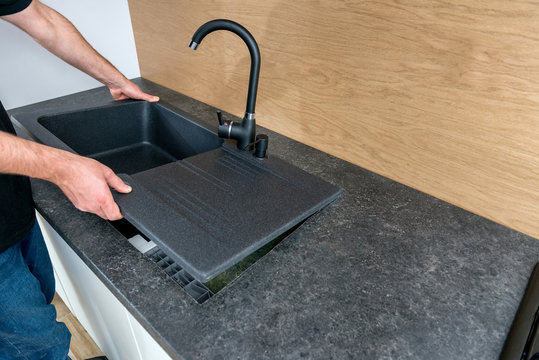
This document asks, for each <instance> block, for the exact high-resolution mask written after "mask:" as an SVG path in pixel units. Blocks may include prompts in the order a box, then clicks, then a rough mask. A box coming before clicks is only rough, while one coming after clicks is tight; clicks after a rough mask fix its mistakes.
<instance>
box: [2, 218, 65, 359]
mask: <svg viewBox="0 0 539 360" xmlns="http://www.w3.org/2000/svg"><path fill="white" fill-rule="evenodd" d="M54 287H55V284H54V273H53V271H52V264H51V260H50V258H49V253H48V252H47V248H46V247H45V242H44V240H43V235H42V234H41V230H40V229H39V226H38V224H37V221H36V224H35V225H34V227H33V229H32V230H31V231H30V233H29V234H28V235H27V236H26V237H25V238H24V239H23V240H22V241H21V242H19V243H17V244H15V245H13V246H12V247H10V248H9V249H7V250H6V251H4V252H3V253H1V254H0V360H8V359H9V360H14V359H24V360H37V359H40V360H62V359H69V357H68V356H67V353H68V351H69V342H70V340H71V334H70V333H69V330H67V327H66V326H65V324H63V323H59V322H57V321H56V309H55V308H54V305H52V304H51V301H52V298H53V297H54V292H55V290H54Z"/></svg>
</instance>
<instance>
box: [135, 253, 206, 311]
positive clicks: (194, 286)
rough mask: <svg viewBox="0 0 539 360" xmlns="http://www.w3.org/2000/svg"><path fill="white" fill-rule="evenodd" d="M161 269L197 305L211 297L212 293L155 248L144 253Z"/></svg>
mask: <svg viewBox="0 0 539 360" xmlns="http://www.w3.org/2000/svg"><path fill="white" fill-rule="evenodd" d="M144 255H146V256H148V257H149V258H150V259H152V261H154V262H155V263H156V264H157V265H159V266H160V267H161V269H163V270H164V271H165V272H166V273H167V274H168V275H169V276H170V277H171V278H172V279H174V281H176V282H177V283H178V284H179V285H180V286H181V287H182V288H183V289H184V290H185V291H186V292H187V293H188V294H189V295H191V297H192V298H193V299H195V300H196V302H198V303H199V304H202V303H203V302H204V301H206V300H208V299H209V298H211V297H212V296H213V292H211V290H210V289H208V288H207V287H206V286H204V284H202V283H201V282H200V281H198V280H195V279H194V278H193V277H192V276H191V274H189V273H188V272H187V271H185V270H184V269H183V268H182V267H181V266H180V265H178V264H177V263H176V262H174V260H172V259H171V258H170V257H169V256H168V255H167V254H166V253H165V252H164V251H163V250H161V249H160V248H158V247H157V246H155V247H153V248H152V249H150V250H148V251H147V252H145V253H144Z"/></svg>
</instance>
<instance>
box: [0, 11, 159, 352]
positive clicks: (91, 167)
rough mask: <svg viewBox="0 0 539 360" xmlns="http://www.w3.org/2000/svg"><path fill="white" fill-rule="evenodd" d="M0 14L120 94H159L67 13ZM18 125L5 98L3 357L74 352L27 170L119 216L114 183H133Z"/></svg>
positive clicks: (0, 260)
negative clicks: (21, 134)
mask: <svg viewBox="0 0 539 360" xmlns="http://www.w3.org/2000/svg"><path fill="white" fill-rule="evenodd" d="M0 17H1V18H2V19H3V20H6V21H8V22H10V23H12V24H14V25H15V26H17V27H19V28H20V29H22V30H23V31H25V32H26V33H28V34H29V35H30V36H31V37H32V38H34V39H35V40H36V41H37V42H38V43H39V44H41V45H42V46H43V47H45V48H46V49H47V50H49V51H50V52H52V53H53V54H55V55H57V56H58V57H60V58H61V59H63V60H64V61H66V62H67V63H69V64H71V65H73V66H75V67H76V68H78V69H80V70H82V71H84V72H85V73H87V74H89V75H90V76H92V77H94V78H95V79H97V80H99V81H100V82H102V83H103V84H105V85H106V86H107V87H108V88H109V89H110V92H111V95H112V96H113V97H114V98H115V99H116V100H122V99H127V98H132V99H141V100H147V101H158V100H159V99H158V98H157V97H155V96H151V95H148V94H146V93H144V92H143V91H142V90H141V89H140V88H139V87H138V86H137V85H135V84H134V83H132V82H131V81H129V80H128V79H126V78H125V77H124V76H123V75H122V74H121V73H120V72H119V71H118V70H117V69H116V68H114V66H112V65H111V64H110V63H109V62H108V61H107V60H105V59H104V58H103V57H102V56H101V55H99V54H98V53H97V52H96V51H95V50H94V49H93V48H92V47H91V46H90V45H89V44H88V43H87V42H86V41H85V40H84V38H83V37H82V36H81V35H80V33H79V32H78V31H77V30H76V29H75V27H74V26H73V25H72V24H71V23H70V22H69V21H68V20H67V19H66V18H64V17H63V16H62V15H60V14H59V13H57V12H56V11H54V10H53V9H51V8H49V7H47V6H46V5H44V4H42V3H40V2H39V1H38V0H33V1H32V0H0ZM4 51H5V50H4ZM0 84H1V83H0ZM0 86H1V85H0ZM14 133H15V132H14V129H13V126H12V124H11V122H10V121H9V118H8V116H7V114H6V112H5V110H4V108H3V107H2V105H1V103H0V360H7V359H25V360H34V359H47V360H48V359H50V360H59V359H60V360H63V359H69V357H68V355H67V354H68V351H69V342H70V337H71V335H70V334H69V331H68V330H67V328H66V327H65V325H64V324H62V323H57V322H56V311H55V309H54V306H53V305H51V301H52V298H53V296H54V276H53V271H52V266H51V262H50V259H49V256H48V253H47V250H46V248H45V244H44V242H43V237H42V235H41V232H40V230H39V227H38V226H37V223H36V222H35V214H34V208H33V202H32V194H31V189H30V183H29V179H28V177H33V178H38V179H43V180H47V181H50V182H53V183H54V184H56V185H58V187H59V188H60V189H61V190H62V191H63V192H64V194H65V195H66V196H67V197H68V198H69V200H71V202H72V203H73V204H74V205H75V206H76V207H77V208H78V209H79V210H82V211H87V212H91V213H94V214H97V215H99V216H101V217H102V218H104V219H108V220H117V219H120V218H121V217H122V215H121V214H120V210H119V208H118V206H117V205H116V203H115V202H114V200H113V198H112V194H111V190H110V187H112V188H114V189H115V190H116V191H119V192H124V193H125V192H129V191H131V188H130V187H129V186H127V185H126V184H124V183H123V181H122V180H121V179H120V178H119V177H117V176H116V175H115V174H114V173H113V171H112V170H111V169H109V168H108V167H106V166H104V165H102V164H100V163H99V162H97V161H95V160H92V159H89V158H84V157H81V156H78V155H75V154H72V153H69V152H66V151H62V150H58V149H54V148H50V147H47V146H44V145H41V144H37V143H34V142H31V141H27V140H24V139H21V138H18V137H16V136H14V135H13V134H14Z"/></svg>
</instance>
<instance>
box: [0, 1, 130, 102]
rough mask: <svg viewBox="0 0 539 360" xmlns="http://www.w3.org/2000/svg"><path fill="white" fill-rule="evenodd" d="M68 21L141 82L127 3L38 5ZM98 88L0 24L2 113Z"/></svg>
mask: <svg viewBox="0 0 539 360" xmlns="http://www.w3.org/2000/svg"><path fill="white" fill-rule="evenodd" d="M42 2H43V3H45V4H47V5H48V6H50V7H52V8H54V9H55V10H57V11H58V12H60V13H61V14H62V15H64V16H65V17H66V18H68V19H69V20H70V21H71V22H72V23H73V24H74V25H75V26H76V27H77V29H79V31H80V32H81V34H82V35H83V36H84V37H85V38H86V40H87V41H88V42H89V43H90V44H91V45H92V46H93V47H94V48H95V49H96V50H97V51H98V52H99V53H101V55H103V56H104V57H105V58H107V59H108V60H109V61H110V62H111V63H112V64H113V65H114V66H116V67H117V68H118V69H119V70H120V71H121V72H122V73H123V74H124V75H125V76H126V77H128V78H133V77H138V76H140V70H139V65H138V59H137V53H136V49H135V39H134V36H133V28H132V26H131V18H130V15H129V8H128V5H127V0H42ZM98 86H101V84H100V83H99V82H98V81H96V80H94V79H93V78H91V77H89V76H88V75H86V74H84V73H82V72H80V71H79V70H77V69H75V68H73V67H71V66H70V65H68V64H66V63H64V62H63V61H62V60H59V59H58V58H56V57H55V56H54V55H52V54H50V53H49V52H47V50H44V49H43V48H41V47H40V46H39V45H38V44H37V43H35V42H34V41H33V40H32V38H30V37H29V36H28V35H26V33H24V32H22V31H21V30H19V29H18V28H16V27H14V26H12V25H11V24H9V23H7V22H5V21H1V20H0V101H2V103H3V105H4V107H5V108H6V109H12V108H15V107H19V106H23V105H28V104H32V103H35V102H38V101H42V100H47V99H52V98H55V97H58V96H62V95H67V94H70V93H73V92H78V91H83V90H87V89H91V88H95V87H98Z"/></svg>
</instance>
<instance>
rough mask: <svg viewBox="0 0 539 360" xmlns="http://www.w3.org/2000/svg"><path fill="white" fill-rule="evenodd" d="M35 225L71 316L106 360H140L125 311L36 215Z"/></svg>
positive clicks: (67, 246)
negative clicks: (44, 241)
mask: <svg viewBox="0 0 539 360" xmlns="http://www.w3.org/2000/svg"><path fill="white" fill-rule="evenodd" d="M38 221H39V225H40V227H41V229H42V231H43V235H44V237H45V238H46V243H47V247H48V249H49V253H50V255H51V259H52V260H53V266H54V269H55V271H56V274H57V275H58V279H59V280H60V282H61V286H62V288H63V289H64V294H65V296H67V302H68V303H69V304H70V306H71V309H72V313H73V315H75V316H76V317H77V319H78V320H79V322H80V323H81V324H82V326H84V328H85V329H86V331H87V332H88V334H90V336H91V337H92V338H93V339H94V341H95V343H96V344H97V345H98V346H99V347H100V348H101V350H102V351H103V352H104V353H105V354H106V355H107V356H108V358H109V359H111V360H139V359H141V357H140V353H139V351H138V346H137V343H136V341H135V336H134V334H133V330H132V327H131V323H130V321H129V318H128V316H130V315H129V314H128V312H127V309H125V307H124V306H123V305H122V304H121V303H120V302H119V301H118V299H116V297H115V296H114V295H113V294H112V293H111V292H110V290H109V289H107V287H106V286H105V285H104V284H103V283H102V282H101V281H100V280H99V278H98V277H97V276H96V275H95V274H94V273H93V272H92V271H91V270H90V268H88V266H87V265H86V264H85V263H84V262H83V261H82V260H81V259H80V258H79V257H78V256H77V254H76V253H75V252H74V251H73V250H72V249H71V248H70V247H69V245H67V244H66V242H65V241H64V240H63V239H62V238H61V237H60V235H58V233H57V232H56V231H55V230H54V229H53V228H52V227H51V226H50V225H49V224H48V223H47V222H46V221H45V220H44V219H43V218H42V217H41V216H40V215H38ZM64 300H65V299H64ZM154 359H155V358H154Z"/></svg>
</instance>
